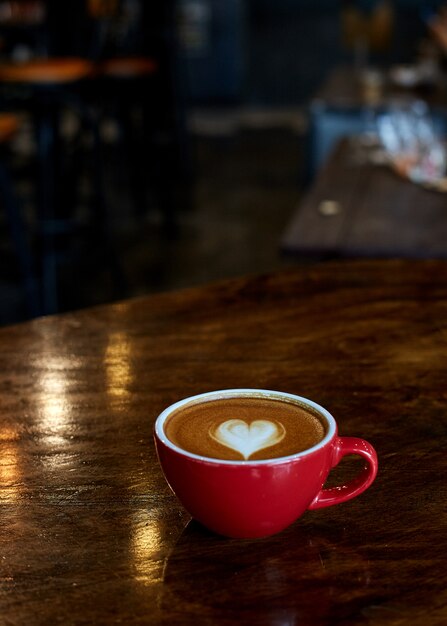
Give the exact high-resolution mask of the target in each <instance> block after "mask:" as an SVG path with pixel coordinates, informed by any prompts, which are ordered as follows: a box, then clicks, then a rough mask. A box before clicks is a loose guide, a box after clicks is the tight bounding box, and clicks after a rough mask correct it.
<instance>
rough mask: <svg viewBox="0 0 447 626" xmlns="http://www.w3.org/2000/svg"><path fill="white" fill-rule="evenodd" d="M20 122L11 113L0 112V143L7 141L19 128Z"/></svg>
mask: <svg viewBox="0 0 447 626" xmlns="http://www.w3.org/2000/svg"><path fill="white" fill-rule="evenodd" d="M19 126H20V122H19V118H18V116H17V115H14V114H13V113H0V144H3V143H6V142H8V141H9V140H10V139H12V138H13V137H14V135H15V134H16V133H17V131H18V130H19Z"/></svg>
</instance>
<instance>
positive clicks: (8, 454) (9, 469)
mask: <svg viewBox="0 0 447 626" xmlns="http://www.w3.org/2000/svg"><path fill="white" fill-rule="evenodd" d="M17 439H18V436H17V434H16V433H15V432H14V431H11V430H10V429H8V428H5V429H2V430H1V431H0V484H1V487H2V488H1V491H0V501H1V502H13V501H15V500H17V498H18V496H19V491H20V484H19V482H20V478H21V474H20V468H19V454H18V446H17V444H16V443H15V442H16V440H17Z"/></svg>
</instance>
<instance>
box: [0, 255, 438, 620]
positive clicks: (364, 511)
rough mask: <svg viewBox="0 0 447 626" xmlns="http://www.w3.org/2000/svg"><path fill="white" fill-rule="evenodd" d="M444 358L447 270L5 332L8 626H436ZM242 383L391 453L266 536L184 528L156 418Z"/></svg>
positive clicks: (296, 284)
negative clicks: (164, 469) (333, 501)
mask: <svg viewBox="0 0 447 626" xmlns="http://www.w3.org/2000/svg"><path fill="white" fill-rule="evenodd" d="M446 343H447V264H446V263H445V262H443V261H357V262H354V261H345V262H343V261H340V262H331V263H326V264H320V265H316V266H310V267H308V268H307V269H301V270H294V269H291V270H290V271H286V272H282V273H280V274H276V275H262V276H255V277H251V278H241V279H236V280H231V281H226V282H221V283H217V284H213V285H209V286H207V287H201V288H195V289H190V290H185V291H179V292H174V293H167V294H162V295H158V296H152V297H147V298H140V299H135V300H131V301H127V302H123V303H116V304H112V305H108V306H103V307H98V308H94V309H88V310H85V311H81V312H76V313H72V314H64V315H59V316H53V317H48V318H42V319H39V320H35V321H33V322H29V323H25V324H21V325H17V326H13V327H8V328H3V329H1V330H0V346H1V350H0V485H1V489H0V526H1V535H0V548H1V549H0V564H1V568H0V572H1V578H0V615H1V619H0V622H1V623H2V624H7V625H8V626H11V625H12V626H16V625H23V624H27V625H30V624H115V623H121V624H145V623H150V624H236V623H240V624H306V625H314V624H315V625H326V624H331V625H334V624H335V625H337V624H340V625H341V624H343V625H348V624H365V625H371V624H374V625H376V624H377V625H380V626H401V625H404V624H405V625H406V624H412V626H426V624H430V625H435V626H436V625H441V624H445V623H446V622H447V592H446V588H447V584H446V583H447V575H446V568H445V555H446V552H447V528H446V526H447V524H446V516H445V501H446V495H447V494H446V482H445V467H446V464H445V448H446V439H447V438H446V421H445V419H444V414H445V407H446V403H447V391H446V385H445V381H446V374H447V349H446V348H447V346H446ZM237 386H241V387H263V388H271V389H280V390H285V391H289V392H292V393H299V394H301V395H304V396H307V397H309V398H312V399H314V400H315V401H317V402H319V403H321V404H322V405H323V406H326V407H327V408H328V409H329V410H330V411H331V412H332V413H333V415H334V416H335V417H336V419H337V420H338V422H339V428H340V433H341V434H342V435H359V436H362V437H365V438H366V439H368V440H370V441H371V443H372V444H373V445H374V446H375V447H376V449H377V450H378V454H379V460H380V471H379V476H378V478H377V480H376V482H375V483H374V485H373V486H372V487H371V488H370V489H369V490H368V491H367V492H365V493H364V494H363V495H362V496H360V497H359V498H357V499H355V500H353V501H351V502H349V503H346V504H343V505H339V506H337V507H332V508H328V509H324V510H321V511H315V512H308V513H306V514H305V515H304V516H303V517H302V518H301V520H299V521H298V522H296V523H295V524H293V525H292V526H291V527H290V528H289V529H287V530H286V531H284V532H283V533H281V534H279V535H276V536H275V537H272V538H270V539H265V540H257V541H237V540H227V539H223V538H221V537H218V536H215V535H212V534H211V533H209V532H207V531H205V530H204V529H203V528H202V527H201V526H199V525H198V524H196V523H195V522H190V520H189V517H188V515H187V514H186V513H185V512H184V510H183V509H182V508H181V506H180V505H179V503H178V502H177V500H176V499H175V497H174V496H173V495H172V494H171V492H170V491H169V489H168V487H167V485H166V483H165V481H164V479H163V476H162V474H161V472H160V469H159V467H158V464H157V460H156V455H155V450H154V445H153V442H152V426H153V422H154V420H155V418H156V416H157V415H158V413H159V412H160V411H161V410H162V409H163V408H164V407H165V406H167V405H168V404H170V403H171V402H173V401H175V400H177V399H179V398H182V397H184V396H187V395H190V394H194V393H198V392H201V391H206V390H211V389H218V388H227V387H237ZM355 471H356V469H355V467H354V464H353V463H351V462H350V461H347V462H345V463H343V465H342V466H341V467H339V468H338V469H337V470H336V472H334V476H332V477H331V481H332V482H335V481H337V480H340V479H341V478H345V477H347V476H349V475H350V474H351V473H352V472H355ZM291 497H293V494H291Z"/></svg>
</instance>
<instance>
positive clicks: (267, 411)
mask: <svg viewBox="0 0 447 626" xmlns="http://www.w3.org/2000/svg"><path fill="white" fill-rule="evenodd" d="M164 428H165V433H166V436H167V437H168V439H170V440H171V441H172V442H173V443H174V444H175V445H176V446H178V447H179V448H182V449H184V450H186V451H188V452H192V453H193V454H198V455H201V456H206V457H211V458H217V459H224V460H238V461H241V460H250V461H257V460H261V459H271V458H278V457H283V456H289V455H291V454H296V453H297V452H302V451H303V450H307V449H308V448H311V447H313V446H314V445H316V444H317V443H319V442H320V441H321V440H322V439H323V438H324V436H325V434H326V426H325V424H324V420H323V419H322V418H320V417H319V416H318V414H317V413H316V412H315V413H313V412H311V410H310V409H308V408H307V407H304V406H302V405H301V404H298V403H294V402H287V401H284V400H277V399H273V398H264V397H254V396H251V397H243V396H241V397H227V398H219V399H211V400H206V401H200V402H196V403H193V404H190V405H187V406H185V407H183V408H180V409H177V410H176V411H174V413H172V415H170V416H169V418H168V419H167V421H166V424H165V427H164Z"/></svg>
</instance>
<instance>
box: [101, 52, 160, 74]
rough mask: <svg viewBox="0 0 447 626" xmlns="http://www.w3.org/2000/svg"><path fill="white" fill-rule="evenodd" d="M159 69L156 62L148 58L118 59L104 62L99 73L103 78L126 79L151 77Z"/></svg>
mask: <svg viewBox="0 0 447 626" xmlns="http://www.w3.org/2000/svg"><path fill="white" fill-rule="evenodd" d="M157 67H158V66H157V63H156V61H154V60H153V59H150V58H147V57H118V58H112V59H106V60H105V61H102V62H101V63H99V64H98V66H97V71H98V73H99V74H100V75H102V76H107V77H110V78H118V79H120V78H122V79H126V78H138V77H142V76H149V75H150V74H154V72H156V71H157Z"/></svg>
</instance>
